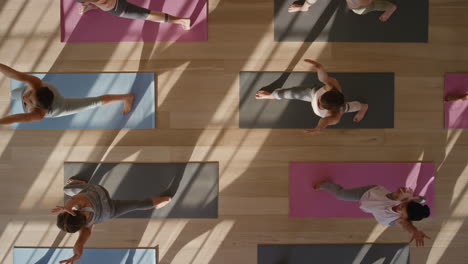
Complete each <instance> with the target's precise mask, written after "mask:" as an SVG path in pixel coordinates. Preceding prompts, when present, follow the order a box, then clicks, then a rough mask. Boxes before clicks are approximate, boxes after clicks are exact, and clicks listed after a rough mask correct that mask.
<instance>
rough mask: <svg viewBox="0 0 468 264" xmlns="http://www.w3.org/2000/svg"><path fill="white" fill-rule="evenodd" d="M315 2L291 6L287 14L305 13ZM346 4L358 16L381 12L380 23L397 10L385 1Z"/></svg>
mask: <svg viewBox="0 0 468 264" xmlns="http://www.w3.org/2000/svg"><path fill="white" fill-rule="evenodd" d="M316 1H317V0H306V1H305V2H304V4H302V5H300V4H292V5H290V6H289V8H288V12H290V13H293V12H306V11H308V10H309V8H310V6H312V5H313V4H315V2H316ZM346 3H347V4H348V7H349V8H350V9H351V10H352V11H353V12H354V13H356V14H358V15H365V14H367V13H369V12H374V11H383V14H382V15H380V17H379V20H380V21H382V22H385V21H387V20H388V19H389V18H390V17H391V16H392V15H393V13H394V12H395V11H396V10H397V6H396V5H395V4H394V3H392V2H390V1H387V0H346Z"/></svg>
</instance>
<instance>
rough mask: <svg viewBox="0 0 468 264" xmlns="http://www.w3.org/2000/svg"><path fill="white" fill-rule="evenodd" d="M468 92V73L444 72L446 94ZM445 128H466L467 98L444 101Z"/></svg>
mask: <svg viewBox="0 0 468 264" xmlns="http://www.w3.org/2000/svg"><path fill="white" fill-rule="evenodd" d="M467 93H468V73H446V74H445V90H444V96H446V95H464V94H467ZM444 104H445V105H444V111H445V128H468V100H465V101H455V102H445V103H444Z"/></svg>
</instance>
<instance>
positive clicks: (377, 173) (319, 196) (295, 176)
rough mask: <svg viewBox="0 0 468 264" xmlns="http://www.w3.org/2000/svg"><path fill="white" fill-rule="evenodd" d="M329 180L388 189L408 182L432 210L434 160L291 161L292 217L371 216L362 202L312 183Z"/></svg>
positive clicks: (345, 184)
mask: <svg viewBox="0 0 468 264" xmlns="http://www.w3.org/2000/svg"><path fill="white" fill-rule="evenodd" d="M324 180H330V181H332V182H334V183H336V184H340V185H341V186H343V188H355V187H361V186H366V185H382V186H384V187H385V188H387V189H388V190H389V191H394V190H396V189H397V188H398V187H401V186H406V187H411V188H412V189H413V190H415V193H416V194H419V195H422V196H424V197H425V198H426V204H427V205H429V207H431V210H432V211H431V213H433V210H434V208H433V198H434V197H433V196H434V187H433V182H434V164H433V163H290V164H289V217H297V218H333V217H347V218H361V217H372V215H371V214H367V213H365V212H363V211H361V209H359V202H347V201H341V200H337V199H336V198H335V196H334V195H333V194H331V193H329V192H327V191H323V190H318V191H315V190H313V189H312V185H313V184H315V183H319V182H322V181H324Z"/></svg>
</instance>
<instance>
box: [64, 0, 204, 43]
mask: <svg viewBox="0 0 468 264" xmlns="http://www.w3.org/2000/svg"><path fill="white" fill-rule="evenodd" d="M128 2H130V3H133V4H136V5H138V6H142V7H145V8H148V9H150V10H154V11H162V12H164V13H168V14H170V15H173V16H177V17H190V18H191V19H192V28H191V29H190V30H188V31H185V30H183V29H182V27H181V26H180V25H175V24H169V23H154V22H150V21H144V20H134V19H126V18H121V17H116V16H113V15H112V14H109V13H107V12H104V11H101V10H91V11H88V12H87V13H86V14H84V15H80V14H79V13H78V8H79V6H80V4H79V3H77V2H75V1H74V0H61V2H60V3H61V5H60V26H61V41H62V42H138V41H144V42H155V41H207V22H206V20H207V1H206V0H129V1H128Z"/></svg>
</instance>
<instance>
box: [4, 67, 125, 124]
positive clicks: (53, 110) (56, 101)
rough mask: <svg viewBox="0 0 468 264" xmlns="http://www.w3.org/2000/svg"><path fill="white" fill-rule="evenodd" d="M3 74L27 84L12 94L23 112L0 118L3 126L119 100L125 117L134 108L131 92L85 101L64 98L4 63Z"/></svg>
mask: <svg viewBox="0 0 468 264" xmlns="http://www.w3.org/2000/svg"><path fill="white" fill-rule="evenodd" d="M0 72H1V73H2V74H3V75H5V76H6V77H8V78H12V79H15V80H18V81H20V82H24V83H26V84H27V85H26V86H24V87H20V88H17V89H15V90H13V91H11V97H12V98H13V99H15V100H21V101H22V105H23V110H24V113H20V114H13V115H9V116H6V117H3V118H0V125H8V124H12V123H29V122H34V121H39V120H42V119H43V118H50V117H61V116H66V115H72V114H76V113H78V112H81V111H85V110H88V109H92V108H95V107H99V106H102V105H106V104H110V103H114V102H120V101H122V102H123V103H124V105H123V111H122V114H128V113H129V112H130V110H131V109H132V104H133V98H134V95H133V94H132V93H129V94H106V95H102V96H97V97H86V98H64V97H63V96H62V95H61V94H60V92H59V91H58V89H57V88H56V87H55V86H54V85H52V84H51V83H48V82H44V81H42V80H41V79H39V78H37V77H36V76H33V75H29V74H25V73H22V72H18V71H16V70H14V69H12V68H10V67H8V66H6V65H3V64H1V63H0Z"/></svg>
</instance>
